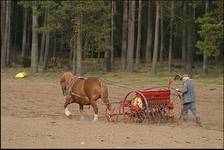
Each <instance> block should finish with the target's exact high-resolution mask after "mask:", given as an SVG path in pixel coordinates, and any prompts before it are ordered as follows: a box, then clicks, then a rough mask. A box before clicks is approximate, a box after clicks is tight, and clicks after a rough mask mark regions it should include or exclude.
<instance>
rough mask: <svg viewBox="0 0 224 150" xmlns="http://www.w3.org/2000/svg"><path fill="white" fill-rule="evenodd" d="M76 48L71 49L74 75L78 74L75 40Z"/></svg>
mask: <svg viewBox="0 0 224 150" xmlns="http://www.w3.org/2000/svg"><path fill="white" fill-rule="evenodd" d="M74 43H75V44H74V46H73V47H71V51H72V73H73V74H76V66H77V65H76V58H77V54H76V49H77V48H76V43H77V42H76V40H74Z"/></svg>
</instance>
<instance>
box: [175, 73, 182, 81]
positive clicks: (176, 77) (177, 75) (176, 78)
mask: <svg viewBox="0 0 224 150" xmlns="http://www.w3.org/2000/svg"><path fill="white" fill-rule="evenodd" d="M175 74H176V75H175V77H174V80H182V79H183V75H181V74H178V73H176V72H175Z"/></svg>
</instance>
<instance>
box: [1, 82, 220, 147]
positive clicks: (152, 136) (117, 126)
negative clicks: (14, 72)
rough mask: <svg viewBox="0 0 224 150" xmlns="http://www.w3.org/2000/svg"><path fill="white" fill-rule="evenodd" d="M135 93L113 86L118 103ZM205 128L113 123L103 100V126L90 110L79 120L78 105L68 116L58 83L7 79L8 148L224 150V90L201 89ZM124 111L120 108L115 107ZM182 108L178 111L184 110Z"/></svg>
mask: <svg viewBox="0 0 224 150" xmlns="http://www.w3.org/2000/svg"><path fill="white" fill-rule="evenodd" d="M128 91H129V89H125V88H122V87H118V86H116V85H109V96H110V100H111V101H112V102H115V101H120V100H121V98H123V97H124V96H125V94H126V93H127V92H128ZM196 94H197V95H196V96H197V109H198V112H199V113H200V115H201V122H202V127H200V126H198V125H197V124H196V123H195V122H194V119H193V117H192V114H191V113H189V120H188V121H187V122H181V121H176V122H169V123H143V124H138V123H130V124H125V123H124V122H122V116H121V118H120V120H121V121H118V122H117V123H109V122H107V121H106V118H105V106H104V105H102V104H101V102H100V101H101V100H98V106H99V121H97V122H93V121H92V120H93V110H92V107H88V106H85V107H84V111H85V112H84V113H85V120H83V121H79V110H78V105H77V104H72V105H70V106H69V110H70V111H71V112H72V113H73V116H72V118H71V119H68V118H67V117H66V116H65V115H64V109H63V104H64V97H63V96H62V92H61V89H60V86H59V83H58V82H53V81H52V82H45V81H41V80H40V81H30V80H24V79H22V80H19V79H8V78H4V79H2V80H1V147H2V148H223V86H221V85H219V86H214V85H207V86H205V85H198V86H196ZM114 107H118V106H114ZM178 107H180V106H176V108H178Z"/></svg>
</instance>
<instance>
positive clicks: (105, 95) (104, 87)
mask: <svg viewBox="0 0 224 150" xmlns="http://www.w3.org/2000/svg"><path fill="white" fill-rule="evenodd" d="M99 81H100V87H101V100H102V101H103V103H104V104H106V105H107V107H109V106H110V102H109V99H108V87H107V85H106V83H105V81H104V80H102V79H100V80H99Z"/></svg>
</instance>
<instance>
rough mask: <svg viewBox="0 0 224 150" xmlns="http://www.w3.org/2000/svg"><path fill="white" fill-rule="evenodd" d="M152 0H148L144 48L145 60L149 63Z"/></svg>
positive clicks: (150, 59) (150, 53)
mask: <svg viewBox="0 0 224 150" xmlns="http://www.w3.org/2000/svg"><path fill="white" fill-rule="evenodd" d="M151 48H152V2H151V0H149V1H148V28H147V41H146V49H145V62H146V63H151V61H152V49H151Z"/></svg>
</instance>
